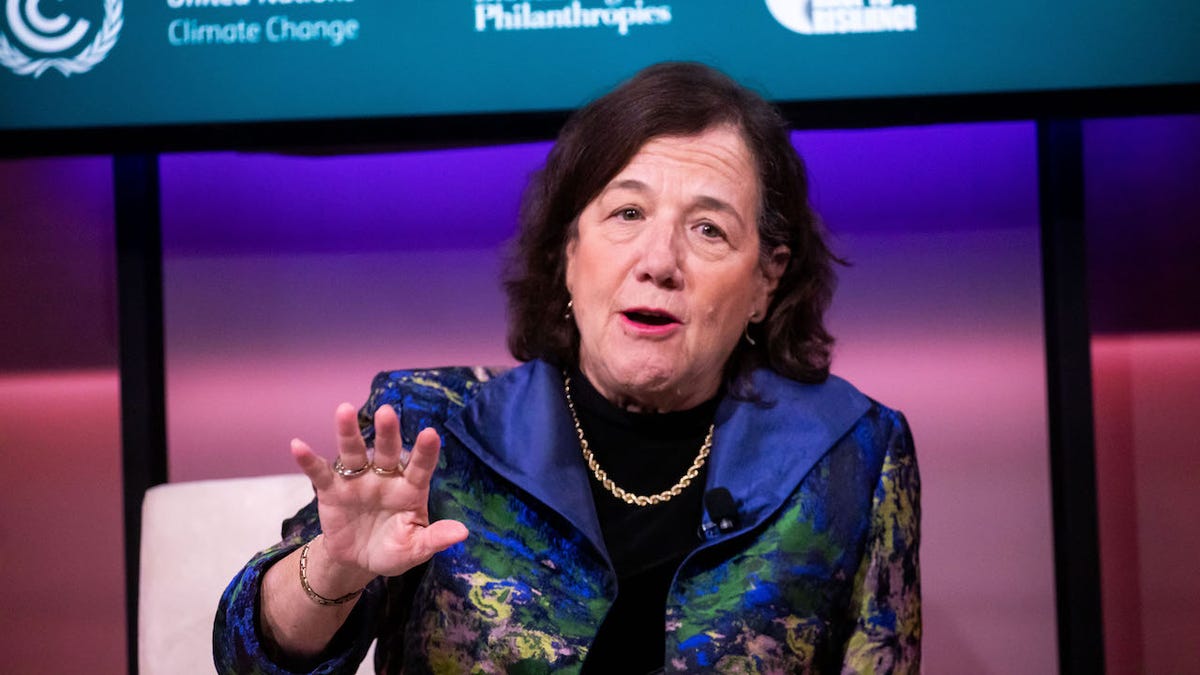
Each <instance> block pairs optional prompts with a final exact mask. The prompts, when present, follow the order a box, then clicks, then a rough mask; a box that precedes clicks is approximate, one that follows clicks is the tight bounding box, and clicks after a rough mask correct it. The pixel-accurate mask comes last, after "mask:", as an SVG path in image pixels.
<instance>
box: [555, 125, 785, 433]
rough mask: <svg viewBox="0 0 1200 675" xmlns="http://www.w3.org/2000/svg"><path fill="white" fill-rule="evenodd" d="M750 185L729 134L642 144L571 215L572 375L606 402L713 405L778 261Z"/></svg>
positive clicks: (745, 152) (751, 171) (762, 310)
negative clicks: (575, 341)
mask: <svg viewBox="0 0 1200 675" xmlns="http://www.w3.org/2000/svg"><path fill="white" fill-rule="evenodd" d="M759 202H760V197H759V186H758V179H757V172H756V170H755V166H754V161H753V158H752V156H751V153H750V150H749V148H748V147H747V146H746V144H745V142H744V141H743V140H742V137H741V134H740V133H739V132H738V131H737V130H736V129H735V128H733V127H730V126H719V127H713V128H712V129H709V130H708V131H705V132H703V133H701V134H699V135H697V136H664V137H658V138H654V139H651V140H650V141H649V142H647V143H646V144H645V145H644V146H642V148H641V150H639V151H638V153H637V154H636V155H634V156H633V159H631V160H630V161H629V164H627V165H626V166H625V168H623V169H622V170H621V171H620V172H619V173H617V175H616V176H614V177H613V179H612V180H611V181H610V182H609V183H608V185H606V186H605V187H604V189H603V190H601V192H600V194H599V195H597V196H596V198H595V199H593V200H592V201H591V202H590V203H589V204H588V205H587V206H586V207H585V208H584V210H583V212H582V213H581V214H580V216H579V224H578V230H577V233H576V236H575V238H574V239H572V240H571V241H570V242H569V243H568V245H567V275H566V276H567V289H568V291H569V292H570V294H571V298H572V302H573V303H574V314H575V321H576V323H577V324H578V326H579V334H580V355H579V358H580V368H581V369H582V370H583V372H584V374H585V375H587V377H588V379H589V380H590V381H591V382H592V384H594V385H595V386H596V388H597V389H599V390H600V392H601V393H603V394H604V395H605V396H606V397H607V398H608V399H609V400H611V401H614V402H616V403H617V404H618V405H622V406H625V407H631V408H636V409H641V410H658V411H667V410H680V409H686V408H690V407H692V406H695V405H698V404H699V403H702V402H703V401H705V400H707V399H708V398H710V397H711V396H713V395H714V394H715V393H716V391H717V389H718V387H719V386H720V383H721V376H722V374H723V369H724V366H725V362H726V361H727V360H728V359H729V356H730V354H732V353H733V349H734V347H735V346H736V345H737V342H738V340H739V339H741V336H742V331H743V330H744V329H745V327H746V324H747V322H748V321H751V320H752V319H751V316H754V317H755V319H754V320H755V321H758V320H761V319H762V318H763V317H764V316H765V314H766V311H767V306H768V304H769V301H770V295H771V293H772V292H773V291H774V290H775V286H776V283H777V282H778V279H779V276H780V274H782V272H783V268H784V267H785V266H786V263H787V249H786V248H785V247H779V249H778V250H776V251H774V252H773V255H772V256H771V257H770V258H771V262H770V263H769V264H768V265H767V266H766V267H765V268H764V266H763V265H761V264H760V255H759V238H758V215H759V214H758V211H759Z"/></svg>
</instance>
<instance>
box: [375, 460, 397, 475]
mask: <svg viewBox="0 0 1200 675" xmlns="http://www.w3.org/2000/svg"><path fill="white" fill-rule="evenodd" d="M371 471H374V472H375V475H377V476H396V475H399V474H402V473H404V467H403V466H400V465H399V464H397V465H396V466H393V467H392V468H390V469H385V468H383V467H382V466H378V465H376V464H375V463H374V462H371Z"/></svg>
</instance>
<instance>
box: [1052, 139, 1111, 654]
mask: <svg viewBox="0 0 1200 675" xmlns="http://www.w3.org/2000/svg"><path fill="white" fill-rule="evenodd" d="M1038 192H1039V200H1040V210H1041V213H1040V216H1041V224H1042V280H1043V281H1042V282H1043V287H1044V292H1045V312H1046V373H1047V387H1046V393H1047V397H1048V405H1049V415H1050V481H1051V486H1052V489H1053V503H1054V571H1055V586H1056V588H1057V591H1058V597H1057V605H1058V649H1059V669H1060V672H1061V673H1063V674H1064V675H1072V674H1076V673H1078V674H1080V675H1083V674H1085V673H1086V674H1087V675H1093V674H1095V673H1103V672H1104V633H1103V621H1102V618H1101V609H1100V607H1101V605H1100V563H1099V538H1098V536H1099V535H1098V527H1097V517H1096V460H1095V437H1094V432H1093V427H1092V380H1091V352H1090V342H1089V340H1090V335H1089V330H1088V314H1087V256H1086V249H1085V241H1084V221H1083V202H1084V199H1083V132H1082V124H1081V123H1080V121H1079V120H1077V119H1072V120H1040V121H1039V122H1038Z"/></svg>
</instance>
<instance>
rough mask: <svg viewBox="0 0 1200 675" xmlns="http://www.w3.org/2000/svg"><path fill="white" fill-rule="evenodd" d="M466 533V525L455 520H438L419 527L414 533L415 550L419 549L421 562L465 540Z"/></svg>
mask: <svg viewBox="0 0 1200 675" xmlns="http://www.w3.org/2000/svg"><path fill="white" fill-rule="evenodd" d="M467 534H469V533H468V531H467V526H466V525H463V524H462V523H460V522H458V521H457V520H439V521H437V522H435V523H430V524H429V525H428V526H426V527H423V528H421V530H420V531H419V532H417V533H416V535H415V539H416V541H415V543H416V544H417V550H419V551H421V558H422V562H424V561H425V560H429V559H430V558H432V557H433V556H434V554H436V553H440V552H442V551H444V550H446V549H448V548H450V547H451V546H453V545H455V544H457V543H459V542H460V541H465V540H466V538H467Z"/></svg>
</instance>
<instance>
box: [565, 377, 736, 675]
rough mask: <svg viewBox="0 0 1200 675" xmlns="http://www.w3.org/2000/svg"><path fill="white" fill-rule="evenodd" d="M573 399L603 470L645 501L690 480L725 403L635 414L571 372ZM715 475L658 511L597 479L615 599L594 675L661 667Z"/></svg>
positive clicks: (592, 656)
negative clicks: (669, 605) (670, 600)
mask: <svg viewBox="0 0 1200 675" xmlns="http://www.w3.org/2000/svg"><path fill="white" fill-rule="evenodd" d="M571 398H572V399H573V400H574V402H575V410H576V412H577V413H578V415H579V424H580V426H581V427H582V428H583V434H584V437H585V438H587V441H588V446H589V447H590V448H591V450H592V453H593V454H594V455H595V457H596V461H597V462H598V463H599V464H600V468H602V469H604V470H605V471H606V472H608V476H609V478H611V479H612V480H613V482H614V483H616V484H617V485H618V486H619V487H621V488H623V489H624V490H626V491H627V492H632V493H634V494H637V495H652V494H658V493H659V492H662V491H664V490H668V489H670V488H671V486H673V485H675V483H676V482H678V481H679V479H680V478H681V477H683V475H684V474H685V473H686V472H687V470H688V467H690V466H691V465H692V462H693V461H695V459H696V455H697V453H699V451H700V446H701V445H702V444H703V443H704V437H705V435H706V434H707V433H708V428H709V425H711V424H712V423H713V419H714V418H715V416H716V410H717V404H718V402H719V400H720V397H719V396H716V397H713V398H712V399H710V400H708V401H706V402H704V403H702V404H700V405H699V406H697V407H695V408H692V409H690V410H683V411H679V412H670V413H661V414H660V413H633V412H628V411H626V410H622V409H621V408H618V407H617V406H615V405H613V404H612V403H610V402H609V401H608V400H607V399H605V398H604V396H602V395H601V394H600V392H598V391H596V389H595V388H594V387H593V386H592V385H591V383H590V382H588V381H587V378H585V377H584V376H583V375H582V374H581V373H580V372H578V371H575V372H573V373H571ZM581 459H582V458H581ZM707 466H708V465H707V463H705V467H704V469H702V470H701V472H700V475H699V476H697V477H696V479H695V480H693V481H692V483H691V485H689V486H688V487H687V488H686V489H685V490H684V491H683V492H681V493H680V494H679V495H678V496H676V497H673V498H671V499H670V500H669V501H667V502H666V503H663V504H656V505H652V506H635V505H632V504H626V503H625V502H623V501H621V500H620V499H618V498H617V497H615V496H613V494H612V493H610V492H609V491H608V490H606V489H605V488H604V486H603V485H601V484H600V482H599V481H597V480H596V478H595V476H592V477H591V487H592V498H593V500H594V501H595V503H596V514H597V516H598V517H599V519H600V530H601V532H602V534H603V535H604V545H605V547H606V548H607V549H608V555H609V557H610V559H611V560H612V563H613V567H614V568H615V569H616V572H617V599H616V602H615V603H614V604H613V606H612V609H610V610H609V612H608V615H607V616H606V617H605V619H604V623H603V624H602V625H601V626H600V630H599V632H598V633H597V634H596V640H595V642H594V643H593V644H592V648H591V650H590V651H589V653H588V657H587V660H586V662H585V663H584V666H583V673H585V674H586V675H594V674H596V673H615V672H620V673H648V672H651V671H655V670H658V669H660V668H662V667H663V653H664V644H665V641H666V629H665V612H666V599H667V592H668V590H669V588H670V585H671V580H672V577H673V576H674V574H675V570H676V569H677V568H678V567H679V564H680V563H681V562H682V561H683V559H684V557H685V556H687V554H688V553H690V552H691V551H692V549H694V548H696V546H698V545H699V544H700V538H699V536H698V535H697V528H698V527H699V525H700V521H701V516H702V511H703V497H704V478H705V474H706V469H707ZM589 473H590V471H589Z"/></svg>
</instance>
